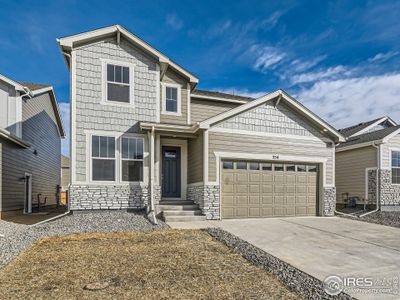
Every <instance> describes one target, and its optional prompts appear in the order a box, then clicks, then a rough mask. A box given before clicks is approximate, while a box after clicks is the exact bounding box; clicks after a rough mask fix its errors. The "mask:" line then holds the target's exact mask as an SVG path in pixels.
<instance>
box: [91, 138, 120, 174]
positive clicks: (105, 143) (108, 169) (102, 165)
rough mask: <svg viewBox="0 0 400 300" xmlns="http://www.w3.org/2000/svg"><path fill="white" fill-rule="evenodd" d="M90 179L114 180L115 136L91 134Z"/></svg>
mask: <svg viewBox="0 0 400 300" xmlns="http://www.w3.org/2000/svg"><path fill="white" fill-rule="evenodd" d="M91 159H92V180H93V181H115V138H114V137H107V136H97V135H94V136H92V158H91Z"/></svg>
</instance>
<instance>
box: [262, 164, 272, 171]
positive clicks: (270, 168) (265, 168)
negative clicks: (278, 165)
mask: <svg viewBox="0 0 400 300" xmlns="http://www.w3.org/2000/svg"><path fill="white" fill-rule="evenodd" d="M262 169H263V170H264V171H272V164H270V163H263V164H262Z"/></svg>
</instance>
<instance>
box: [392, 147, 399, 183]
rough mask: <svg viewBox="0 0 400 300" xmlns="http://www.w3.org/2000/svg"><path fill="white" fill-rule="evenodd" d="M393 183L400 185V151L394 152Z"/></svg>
mask: <svg viewBox="0 0 400 300" xmlns="http://www.w3.org/2000/svg"><path fill="white" fill-rule="evenodd" d="M392 183H394V184H400V151H392Z"/></svg>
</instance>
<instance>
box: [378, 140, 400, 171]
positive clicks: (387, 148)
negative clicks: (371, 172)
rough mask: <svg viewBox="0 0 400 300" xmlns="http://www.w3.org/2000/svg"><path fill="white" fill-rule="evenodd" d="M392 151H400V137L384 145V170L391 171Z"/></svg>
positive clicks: (382, 155)
mask: <svg viewBox="0 0 400 300" xmlns="http://www.w3.org/2000/svg"><path fill="white" fill-rule="evenodd" d="M391 149H397V150H400V135H399V134H398V135H396V136H395V137H392V138H391V139H390V140H389V141H388V142H387V143H385V144H383V145H382V154H381V157H382V166H381V168H382V169H391V168H392V166H391V159H392V158H391V156H392V154H391Z"/></svg>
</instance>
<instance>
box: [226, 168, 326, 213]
mask: <svg viewBox="0 0 400 300" xmlns="http://www.w3.org/2000/svg"><path fill="white" fill-rule="evenodd" d="M221 176H222V178H221V185H222V190H221V197H222V199H221V209H222V218H257V217H258V218H259V217H283V216H315V215H316V213H317V180H318V168H317V166H316V165H310V164H290V163H275V162H274V163H269V162H247V161H223V162H222V166H221Z"/></svg>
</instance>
